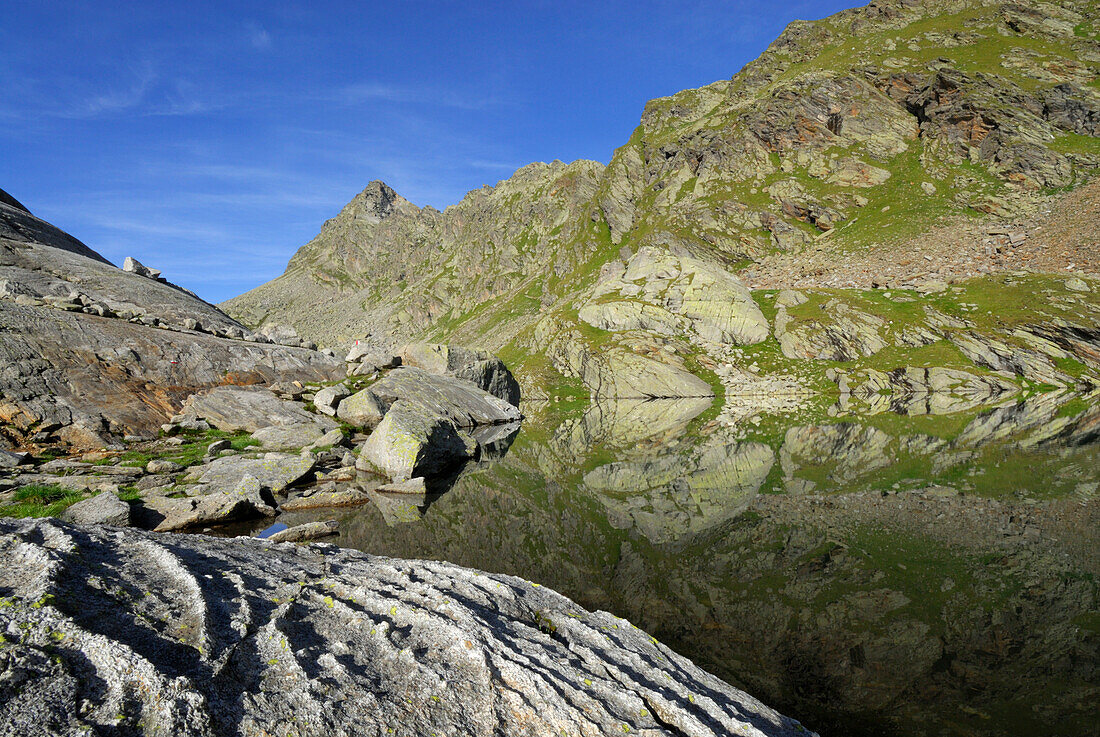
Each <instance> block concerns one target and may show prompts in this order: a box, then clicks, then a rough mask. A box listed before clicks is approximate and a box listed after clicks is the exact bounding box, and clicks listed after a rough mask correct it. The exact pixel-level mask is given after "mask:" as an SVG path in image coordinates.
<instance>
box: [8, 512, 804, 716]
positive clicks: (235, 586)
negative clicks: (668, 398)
mask: <svg viewBox="0 0 1100 737" xmlns="http://www.w3.org/2000/svg"><path fill="white" fill-rule="evenodd" d="M0 594H2V595H3V596H4V599H3V601H4V603H5V606H4V607H3V608H0V633H2V634H3V635H4V637H5V638H6V642H5V644H4V646H3V647H2V648H0V696H2V698H0V732H3V733H4V734H21V735H27V736H28V737H31V736H36V735H47V734H48V735H56V734H78V733H83V730H92V731H95V732H97V733H98V732H102V731H103V730H112V731H120V732H125V733H128V732H130V731H132V730H136V731H140V732H142V733H144V734H150V735H174V736H177V737H189V736H192V735H195V736H198V735H204V736H205V735H215V734H217V735H227V734H244V735H259V734H280V735H282V734H287V733H288V731H290V732H291V733H294V734H299V735H331V734H371V735H383V734H391V733H401V734H425V735H426V734H433V733H435V734H464V735H485V736H488V735H494V736H497V735H531V736H532V737H534V736H535V735H538V736H540V737H541V736H542V735H551V734H553V735H557V734H580V735H608V734H620V733H622V734H626V733H638V734H643V735H653V736H656V735H692V736H698V737H704V736H706V735H731V734H743V735H756V736H757V737H762V736H764V735H774V736H776V737H779V736H782V735H795V734H800V735H801V734H807V732H806V731H805V730H804V729H803V728H802V727H801V726H800V725H798V724H797V723H796V722H794V721H792V720H790V719H787V718H786V717H783V716H782V715H780V714H778V713H776V712H774V711H773V710H771V709H769V708H768V707H766V706H764V705H763V704H761V703H760V702H758V701H756V700H755V699H753V698H752V697H750V696H748V695H746V694H744V693H742V692H740V691H737V690H736V689H734V688H732V687H730V686H728V685H727V684H725V683H723V682H722V681H720V680H718V679H717V678H714V677H713V676H710V675H708V674H707V673H705V672H703V671H702V670H700V669H698V668H696V667H695V666H694V665H692V664H691V662H690V661H688V660H686V659H684V658H681V657H679V656H677V655H676V654H674V653H673V652H672V651H670V650H669V649H668V648H666V647H664V646H663V645H661V644H660V643H658V642H657V641H656V640H654V639H652V638H650V637H649V636H648V635H646V634H645V633H644V632H642V631H640V630H637V629H635V628H634V627H633V626H632V625H631V624H630V623H629V622H627V621H626V620H622V619H618V618H617V617H613V616H611V615H610V614H607V613H604V612H598V613H594V614H593V613H590V612H587V611H585V610H583V609H581V608H580V607H578V606H577V605H575V604H573V603H572V602H571V601H569V600H568V599H566V598H564V597H562V596H560V595H559V594H556V593H554V592H552V591H549V590H547V589H544V588H539V587H536V586H534V585H532V584H530V583H527V582H526V581H523V580H520V579H517V578H512V577H509V576H500V575H491V574H484V573H479V572H477V571H472V570H468V569H463V568H459V567H457V566H453V565H450V564H446V563H431V562H420V561H403V560H394V559H388V558H375V557H372V556H368V555H364V554H362V553H357V552H353V551H341V550H339V549H337V548H335V547H333V546H327V545H314V546H308V547H294V546H291V545H288V544H283V545H272V544H270V543H265V542H263V541H257V540H249V541H241V540H233V541H225V540H215V539H212V538H204V537H191V536H172V537H168V536H158V535H156V534H152V533H139V532H135V531H131V530H111V529H108V528H97V527H87V528H81V527H75V526H71V525H67V524H62V523H56V522H48V521H42V520H28V521H19V522H12V521H0ZM388 730H392V731H388Z"/></svg>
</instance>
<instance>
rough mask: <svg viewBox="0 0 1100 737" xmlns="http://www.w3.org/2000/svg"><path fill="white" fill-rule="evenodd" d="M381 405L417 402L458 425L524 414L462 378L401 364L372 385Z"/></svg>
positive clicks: (517, 417) (488, 422)
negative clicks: (406, 366)
mask: <svg viewBox="0 0 1100 737" xmlns="http://www.w3.org/2000/svg"><path fill="white" fill-rule="evenodd" d="M370 391H371V393H372V394H373V395H374V396H375V397H377V398H378V402H379V404H380V406H381V408H382V409H383V410H385V411H388V408H389V407H391V406H392V405H393V404H394V403H395V402H397V401H398V400H404V401H405V402H406V403H409V404H414V405H416V406H418V407H419V408H420V409H421V410H422V412H423V413H424V414H426V415H437V416H440V417H444V418H446V419H448V420H450V421H451V422H453V423H454V424H455V426H457V427H465V428H470V427H477V426H479V425H497V424H502V423H506V422H515V421H517V420H520V419H522V418H523V415H522V414H521V413H520V411H519V410H518V409H517V408H516V407H515V406H514V405H512V404H511V403H510V402H508V401H507V400H504V399H500V398H498V397H496V396H494V395H492V394H490V393H489V392H487V391H485V390H484V389H481V388H479V387H477V386H474V385H473V384H471V383H469V382H467V381H464V380H462V379H458V378H454V377H451V376H442V375H435V374H431V373H428V372H427V371H424V370H421V369H417V368H405V367H402V368H398V369H394V370H393V371H391V372H390V373H389V374H388V375H387V376H386V377H385V378H384V379H382V380H380V381H378V382H377V383H376V384H374V385H373V386H372V387H371V388H370Z"/></svg>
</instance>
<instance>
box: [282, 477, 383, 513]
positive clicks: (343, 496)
mask: <svg viewBox="0 0 1100 737" xmlns="http://www.w3.org/2000/svg"><path fill="white" fill-rule="evenodd" d="M322 488H324V487H322ZM369 501H370V495H369V494H368V493H367V492H366V491H364V490H363V489H357V488H354V487H351V488H347V489H343V490H340V491H337V490H336V485H335V484H332V485H331V486H330V487H329V490H328V491H315V492H313V493H312V494H309V496H297V497H294V498H293V499H287V500H286V501H285V502H283V503H282V504H280V505H279V508H280V509H281V510H283V511H284V512H292V511H296V510H300V509H321V508H324V507H355V506H358V505H360V504H366V503H367V502H369Z"/></svg>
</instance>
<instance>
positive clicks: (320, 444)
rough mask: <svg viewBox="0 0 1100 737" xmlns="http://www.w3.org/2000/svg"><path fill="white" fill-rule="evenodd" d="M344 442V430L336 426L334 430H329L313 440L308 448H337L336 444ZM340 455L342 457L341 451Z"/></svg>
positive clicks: (339, 444) (345, 440)
mask: <svg viewBox="0 0 1100 737" xmlns="http://www.w3.org/2000/svg"><path fill="white" fill-rule="evenodd" d="M346 442H347V439H346V438H345V437H344V432H343V431H342V430H341V429H340V428H336V429H335V430H329V431H328V432H327V433H325V434H324V435H322V436H321V437H319V438H318V439H317V440H315V441H313V443H311V444H310V446H309V448H310V450H317V449H318V448H337V447H338V446H341V445H344V444H346ZM343 452H347V451H343ZM341 457H343V453H341Z"/></svg>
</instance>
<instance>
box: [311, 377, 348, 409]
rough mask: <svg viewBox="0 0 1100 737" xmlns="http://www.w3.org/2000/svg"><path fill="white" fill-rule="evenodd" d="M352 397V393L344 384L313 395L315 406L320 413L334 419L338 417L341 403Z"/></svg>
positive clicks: (329, 387)
mask: <svg viewBox="0 0 1100 737" xmlns="http://www.w3.org/2000/svg"><path fill="white" fill-rule="evenodd" d="M350 395H351V392H350V391H349V390H348V388H347V386H345V385H344V384H336V385H334V386H326V387H325V388H324V389H321V390H320V391H319V392H317V393H316V394H314V395H313V406H315V407H316V408H317V411H318V412H320V413H322V414H326V415H328V416H330V417H332V416H335V415H336V408H337V406H339V404H340V401H341V400H342V399H344V398H345V397H348V396H350Z"/></svg>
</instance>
